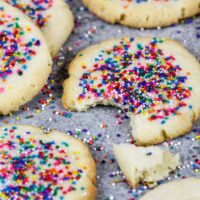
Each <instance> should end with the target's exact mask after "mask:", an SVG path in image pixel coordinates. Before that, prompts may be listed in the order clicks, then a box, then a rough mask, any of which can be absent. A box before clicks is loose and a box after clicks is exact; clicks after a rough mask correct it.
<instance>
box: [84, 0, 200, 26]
mask: <svg viewBox="0 0 200 200" xmlns="http://www.w3.org/2000/svg"><path fill="white" fill-rule="evenodd" d="M82 1H83V3H84V5H85V6H86V7H88V9H89V10H90V11H91V12H93V13H95V14H96V15H97V16H99V17H100V18H102V19H104V20H105V21H107V22H109V23H120V24H123V25H126V26H130V27H136V28H153V27H160V26H169V25H172V24H176V23H178V22H179V20H181V19H185V18H187V17H191V16H193V15H196V14H198V13H200V0H192V1H191V0H95V1H93V0H82Z"/></svg>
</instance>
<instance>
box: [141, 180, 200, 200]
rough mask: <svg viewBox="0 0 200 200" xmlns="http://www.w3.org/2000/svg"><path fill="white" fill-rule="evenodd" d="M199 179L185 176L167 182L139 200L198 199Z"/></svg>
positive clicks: (199, 195) (199, 194)
mask: <svg viewBox="0 0 200 200" xmlns="http://www.w3.org/2000/svg"><path fill="white" fill-rule="evenodd" d="M199 186H200V179H198V178H186V179H182V180H178V181H173V182H169V183H166V184H163V185H160V186H159V187H157V188H155V189H154V190H152V191H150V192H149V193H147V194H146V195H144V196H143V197H142V198H140V200H161V199H162V200H199V199H200V193H199Z"/></svg>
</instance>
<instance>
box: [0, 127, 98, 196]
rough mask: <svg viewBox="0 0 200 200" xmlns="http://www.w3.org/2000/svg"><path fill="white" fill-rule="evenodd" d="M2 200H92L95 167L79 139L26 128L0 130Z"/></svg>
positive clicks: (0, 189) (94, 193)
mask: <svg viewBox="0 0 200 200" xmlns="http://www.w3.org/2000/svg"><path fill="white" fill-rule="evenodd" d="M0 155H1V162H0V177H1V179H0V180H1V181H0V198H1V199H33V200H34V199H63V200H64V199H66V200H93V199H94V198H95V195H96V187H95V186H94V183H95V175H96V167H95V163H94V160H93V158H92V156H91V154H90V152H89V149H88V148H87V146H86V145H85V144H83V143H82V142H81V141H80V140H78V139H75V138H73V137H70V136H68V135H66V134H64V133H60V132H58V131H52V132H51V133H48V134H45V133H44V132H43V131H42V130H41V129H39V128H36V127H32V126H27V125H8V126H3V127H0Z"/></svg>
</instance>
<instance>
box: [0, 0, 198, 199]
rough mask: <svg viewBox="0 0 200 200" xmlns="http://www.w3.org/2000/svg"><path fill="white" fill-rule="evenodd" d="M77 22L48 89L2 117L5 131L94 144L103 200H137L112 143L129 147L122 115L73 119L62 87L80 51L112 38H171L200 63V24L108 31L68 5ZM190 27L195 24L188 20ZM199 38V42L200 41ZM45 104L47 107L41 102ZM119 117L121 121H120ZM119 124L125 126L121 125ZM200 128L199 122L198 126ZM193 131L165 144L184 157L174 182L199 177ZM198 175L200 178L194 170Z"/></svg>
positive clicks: (104, 112)
mask: <svg viewBox="0 0 200 200" xmlns="http://www.w3.org/2000/svg"><path fill="white" fill-rule="evenodd" d="M67 2H68V3H69V4H70V6H71V8H72V10H73V13H74V15H75V18H76V28H75V30H74V33H73V34H72V35H71V37H70V38H69V40H68V42H66V44H65V46H64V47H63V49H62V50H61V52H60V53H59V55H58V57H57V58H56V59H55V64H54V70H53V73H52V75H51V77H50V79H49V83H48V84H47V86H46V88H45V89H44V90H43V91H42V92H41V93H40V94H39V95H38V96H37V97H36V98H35V99H34V100H33V101H32V102H30V103H28V104H27V105H26V106H24V108H22V109H20V111H18V112H16V113H13V114H12V116H7V117H0V119H1V121H0V125H4V124H6V123H15V124H17V123H18V124H20V123H21V124H22V123H23V124H31V125H37V126H44V127H45V128H56V129H58V130H60V131H64V132H68V133H71V134H72V135H75V136H77V137H80V138H82V139H84V141H86V142H87V143H90V144H89V147H90V148H91V150H92V153H93V155H94V158H95V159H96V160H97V176H98V181H97V187H98V197H97V199H98V200H108V199H115V200H126V199H129V200H134V199H138V197H139V196H140V195H142V194H143V193H144V192H146V191H145V187H143V186H142V185H141V186H140V187H139V188H138V189H137V190H132V189H131V188H130V187H129V186H128V184H127V183H126V182H124V181H123V176H122V175H121V174H120V172H119V169H118V166H117V163H116V161H115V160H114V156H113V153H112V150H111V147H112V143H123V142H128V141H130V134H131V127H130V125H129V120H128V119H127V117H126V116H125V115H124V114H123V113H121V114H120V113H119V112H120V111H119V110H118V109H116V108H112V107H101V106H100V107H97V108H93V109H90V110H89V111H88V112H86V113H70V112H68V111H66V110H65V109H64V108H63V106H62V104H61V99H60V97H61V95H62V87H61V85H62V82H63V80H64V79H65V78H66V77H67V73H66V70H65V67H66V66H67V64H68V63H69V62H70V61H71V60H72V59H73V57H74V56H75V55H76V53H77V51H79V50H80V49H83V48H85V47H87V46H89V45H91V44H95V43H98V42H100V41H103V40H105V39H108V38H111V37H120V36H124V35H129V36H146V35H148V36H157V37H170V38H173V39H176V40H178V41H180V42H182V43H183V44H184V45H185V46H186V47H187V49H188V50H190V51H191V52H192V53H193V54H194V55H195V56H196V57H198V58H199V59H200V53H199V52H200V51H199V47H200V18H199V17H198V18H196V19H195V20H193V21H192V22H190V23H186V24H181V25H177V26H174V27H168V28H163V29H161V30H145V31H141V30H136V29H129V28H126V27H123V26H120V25H109V24H106V23H104V22H103V21H101V20H100V19H98V18H96V17H95V16H93V15H92V14H91V13H89V12H88V11H87V10H86V9H85V8H84V7H83V5H82V4H81V0H68V1H67ZM189 21H191V20H189ZM198 37H199V38H198ZM42 101H43V102H42ZM118 114H119V116H117V115H118ZM117 121H120V122H121V124H118V123H117ZM199 122H200V121H199ZM199 122H198V123H196V124H195V125H194V131H193V133H190V134H188V135H186V136H184V137H181V138H179V139H176V140H173V141H171V142H168V143H164V144H163V146H165V147H166V148H168V149H170V150H171V151H172V152H175V153H176V152H179V153H180V154H181V169H179V170H177V171H176V172H175V173H173V174H171V175H170V177H169V179H174V178H177V177H183V176H187V177H188V176H199V177H200V172H198V169H199V171H200V165H198V164H195V161H196V160H197V159H200V140H195V136H196V135H198V134H199V133H200V123H199ZM194 168H195V169H196V172H195V170H194Z"/></svg>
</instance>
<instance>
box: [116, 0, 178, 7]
mask: <svg viewBox="0 0 200 200" xmlns="http://www.w3.org/2000/svg"><path fill="white" fill-rule="evenodd" d="M112 1H113V0H112ZM177 1H178V0H121V3H122V4H123V5H124V6H125V7H127V6H129V5H130V4H133V3H134V4H141V3H152V2H155V3H168V2H177Z"/></svg>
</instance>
